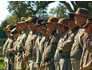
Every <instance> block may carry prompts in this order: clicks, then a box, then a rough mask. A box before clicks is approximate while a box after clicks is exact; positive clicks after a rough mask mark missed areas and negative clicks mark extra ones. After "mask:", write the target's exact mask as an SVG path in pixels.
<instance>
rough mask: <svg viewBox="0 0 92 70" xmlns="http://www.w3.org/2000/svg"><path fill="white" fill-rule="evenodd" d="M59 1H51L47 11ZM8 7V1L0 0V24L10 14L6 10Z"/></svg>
mask: <svg viewBox="0 0 92 70" xmlns="http://www.w3.org/2000/svg"><path fill="white" fill-rule="evenodd" d="M58 3H59V2H53V3H51V4H49V7H48V12H49V10H50V9H51V8H53V7H56V6H57V5H58ZM7 7H8V1H5V0H3V1H2V0H0V24H1V23H2V21H3V20H4V19H5V18H7V16H9V15H10V13H9V12H8V10H7Z"/></svg>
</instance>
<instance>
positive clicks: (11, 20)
mask: <svg viewBox="0 0 92 70" xmlns="http://www.w3.org/2000/svg"><path fill="white" fill-rule="evenodd" d="M6 21H7V23H8V24H15V23H16V21H17V16H16V15H14V16H9V17H8V18H7V19H6Z"/></svg>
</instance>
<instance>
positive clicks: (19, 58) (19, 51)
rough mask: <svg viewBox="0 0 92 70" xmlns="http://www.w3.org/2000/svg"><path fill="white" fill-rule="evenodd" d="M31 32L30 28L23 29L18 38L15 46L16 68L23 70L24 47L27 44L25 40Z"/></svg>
mask: <svg viewBox="0 0 92 70" xmlns="http://www.w3.org/2000/svg"><path fill="white" fill-rule="evenodd" d="M28 34H29V30H28V29H27V30H25V31H23V32H22V33H21V34H20V36H19V37H18V38H17V40H16V42H15V44H14V47H16V54H15V62H14V63H15V64H14V65H15V66H14V69H15V70H23V68H24V67H23V65H22V64H23V50H24V49H23V47H24V45H25V41H26V39H27V37H28Z"/></svg>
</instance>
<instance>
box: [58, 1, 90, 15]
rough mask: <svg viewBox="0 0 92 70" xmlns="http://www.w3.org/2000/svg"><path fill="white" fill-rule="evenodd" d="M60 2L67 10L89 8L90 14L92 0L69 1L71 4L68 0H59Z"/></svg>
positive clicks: (73, 10)
mask: <svg viewBox="0 0 92 70" xmlns="http://www.w3.org/2000/svg"><path fill="white" fill-rule="evenodd" d="M60 2H61V3H63V4H64V5H65V6H66V7H67V9H68V10H69V12H75V11H76V10H77V8H86V9H88V10H89V14H90V15H92V14H91V12H92V2H91V1H70V3H71V5H72V7H73V8H72V7H71V5H70V3H69V2H66V1H60Z"/></svg>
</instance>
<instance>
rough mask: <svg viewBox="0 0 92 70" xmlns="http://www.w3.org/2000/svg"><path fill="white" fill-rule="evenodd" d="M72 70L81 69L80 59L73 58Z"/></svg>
mask: <svg viewBox="0 0 92 70" xmlns="http://www.w3.org/2000/svg"><path fill="white" fill-rule="evenodd" d="M71 66H72V70H79V69H80V60H71Z"/></svg>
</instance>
